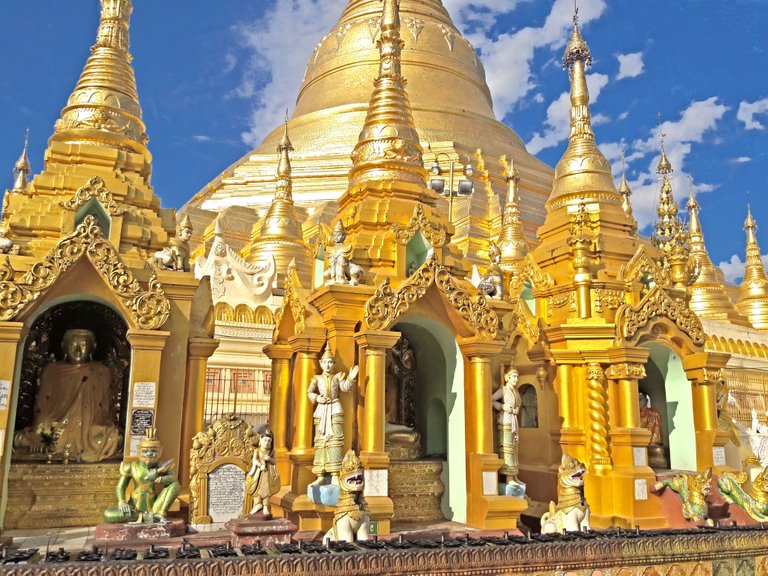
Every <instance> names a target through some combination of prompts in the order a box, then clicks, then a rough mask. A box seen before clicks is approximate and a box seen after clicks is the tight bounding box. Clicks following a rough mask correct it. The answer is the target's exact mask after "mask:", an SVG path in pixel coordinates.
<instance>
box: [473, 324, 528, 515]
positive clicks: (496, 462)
mask: <svg viewBox="0 0 768 576" xmlns="http://www.w3.org/2000/svg"><path fill="white" fill-rule="evenodd" d="M459 346H460V348H461V351H462V353H463V354H464V356H466V357H467V358H469V366H468V368H466V369H465V381H464V398H465V404H464V410H465V418H464V427H465V436H466V452H467V524H468V525H470V526H473V527H476V528H482V529H489V530H501V529H512V528H516V527H517V523H518V522H519V520H520V514H521V513H522V512H524V511H525V510H526V509H527V507H528V505H527V503H526V502H525V500H523V499H522V498H515V497H513V496H499V469H500V468H501V467H502V465H503V464H504V462H503V461H502V460H501V459H500V458H499V456H498V455H497V454H496V452H495V450H494V446H493V427H494V422H493V405H492V396H493V387H492V372H491V358H492V357H494V356H497V355H499V354H500V353H501V351H502V350H503V348H504V343H503V342H489V341H488V340H486V339H482V338H479V337H477V338H472V339H466V340H461V341H460V342H459ZM498 377H499V381H500V380H501V378H502V376H501V374H498Z"/></svg>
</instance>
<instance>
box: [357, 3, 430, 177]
mask: <svg viewBox="0 0 768 576" xmlns="http://www.w3.org/2000/svg"><path fill="white" fill-rule="evenodd" d="M398 2H399V0H384V9H383V12H382V17H381V34H380V36H379V39H378V41H377V46H378V48H379V54H380V62H379V75H378V77H377V78H376V80H375V81H374V90H373V94H372V95H371V99H370V103H369V105H368V114H367V116H366V119H365V125H364V126H363V130H362V131H361V132H360V138H359V140H358V142H357V145H356V146H355V149H354V151H353V152H352V164H353V166H352V169H351V170H350V172H349V187H350V189H354V188H355V187H356V186H357V185H360V184H363V183H365V182H371V181H384V182H392V181H397V182H410V183H412V184H419V185H425V184H426V179H427V171H426V170H425V169H424V161H423V159H422V152H423V150H422V148H421V144H420V143H419V134H418V132H417V131H416V126H415V125H414V122H413V114H412V112H411V103H410V101H409V99H408V93H407V92H406V90H405V85H406V80H405V78H404V77H403V74H402V66H401V57H402V51H403V46H405V42H403V40H402V38H401V37H400V10H399V5H398Z"/></svg>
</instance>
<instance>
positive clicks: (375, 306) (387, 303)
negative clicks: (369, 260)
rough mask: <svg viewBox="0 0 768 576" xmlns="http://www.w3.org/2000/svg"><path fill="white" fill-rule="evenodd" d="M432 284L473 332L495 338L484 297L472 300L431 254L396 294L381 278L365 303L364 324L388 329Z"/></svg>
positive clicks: (495, 326)
mask: <svg viewBox="0 0 768 576" xmlns="http://www.w3.org/2000/svg"><path fill="white" fill-rule="evenodd" d="M433 284H434V285H435V286H436V287H437V288H438V290H440V292H441V293H442V294H443V296H445V297H446V298H447V299H448V301H449V302H450V303H451V306H453V308H455V309H456V311H457V312H458V313H459V314H460V315H461V317H462V318H464V320H466V321H467V323H468V324H469V325H470V326H471V327H472V329H473V330H474V332H475V333H477V334H480V335H482V336H486V337H488V338H495V337H496V333H497V331H498V324H499V317H498V316H497V315H496V312H494V311H493V309H491V308H490V307H489V306H488V302H487V300H486V298H485V296H476V297H474V298H473V297H472V296H470V294H469V293H468V292H467V291H465V290H463V289H461V288H460V287H459V285H458V283H457V282H456V280H455V279H454V277H453V276H452V275H451V273H450V272H449V271H448V270H446V269H445V268H444V267H443V266H441V265H440V264H438V263H437V259H436V258H435V256H434V254H433V255H432V256H431V257H430V258H429V259H428V260H427V261H426V262H425V263H424V264H422V266H421V267H420V268H419V269H418V270H417V271H416V272H415V273H414V274H413V276H411V277H410V278H409V279H408V280H407V281H406V282H403V284H402V285H401V286H400V287H399V288H398V290H397V292H395V291H394V290H393V289H392V286H391V285H390V283H389V278H387V279H385V280H384V282H383V283H382V284H381V286H379V287H378V288H377V289H376V293H375V294H374V295H373V296H372V297H371V299H370V300H368V302H366V304H365V323H366V324H367V325H368V327H369V328H372V329H374V330H383V329H385V328H386V327H387V326H391V325H392V323H394V321H395V320H396V319H397V318H398V317H399V316H400V315H402V314H403V313H404V312H405V311H406V310H408V308H410V306H411V304H413V303H414V302H415V301H416V300H418V299H419V298H421V297H423V296H424V294H425V293H426V291H427V289H428V288H429V287H430V286H432V285H433Z"/></svg>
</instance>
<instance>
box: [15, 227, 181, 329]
mask: <svg viewBox="0 0 768 576" xmlns="http://www.w3.org/2000/svg"><path fill="white" fill-rule="evenodd" d="M83 257H86V258H87V259H88V260H89V261H90V263H91V264H92V265H93V267H94V268H95V269H96V271H97V272H98V273H99V275H100V276H101V277H102V279H103V280H104V281H105V282H106V284H107V286H108V287H109V289H110V290H111V291H112V292H113V293H114V294H115V295H116V296H117V297H118V299H119V301H120V302H121V304H122V305H123V307H124V308H125V309H126V310H127V312H128V314H129V315H130V316H131V318H132V320H133V321H134V322H135V324H136V325H137V326H138V327H140V328H142V329H144V330H157V329H159V328H160V327H161V326H163V324H165V322H166V320H168V316H169V315H170V312H171V304H170V302H169V301H168V298H167V297H166V296H165V291H164V290H163V288H162V286H161V285H160V282H158V280H157V276H156V275H155V274H154V273H153V274H152V276H151V277H150V279H149V285H148V288H147V289H146V290H144V289H143V288H142V287H141V285H140V284H139V282H138V280H136V279H135V278H134V277H133V273H132V272H131V271H130V269H128V267H126V265H125V264H124V263H123V261H122V259H121V258H120V254H119V253H118V252H117V250H116V249H115V247H114V246H113V245H112V243H111V242H109V240H107V239H106V238H105V237H104V234H103V232H102V230H101V228H100V227H99V225H98V224H97V222H96V219H95V218H94V217H93V216H92V215H88V216H86V217H85V220H83V223H82V224H80V225H79V226H77V228H76V229H75V231H74V232H73V233H72V234H69V235H68V236H65V237H64V238H62V239H61V240H59V243H58V244H57V245H56V246H55V247H54V248H53V249H52V250H51V251H50V252H49V253H48V255H47V256H45V258H43V260H41V261H39V262H37V263H36V264H34V265H33V266H32V267H31V268H30V269H29V271H28V272H27V273H26V274H25V275H24V276H23V277H22V278H21V280H19V281H13V275H14V274H13V270H12V269H11V268H10V262H9V261H8V260H6V262H5V263H4V264H3V265H0V321H6V322H8V321H12V320H15V319H17V318H19V317H20V316H21V315H22V314H23V313H24V312H25V311H26V310H27V309H28V308H29V307H30V305H31V304H32V303H33V302H35V301H36V300H37V299H38V298H39V297H40V296H41V295H42V294H45V293H46V292H47V291H48V289H50V287H51V286H52V285H53V284H54V283H55V282H56V280H57V279H58V278H59V277H60V276H61V275H62V274H64V273H65V272H66V271H67V270H69V269H70V268H72V267H73V266H74V265H75V264H76V263H77V262H78V261H79V260H80V259H81V258H83Z"/></svg>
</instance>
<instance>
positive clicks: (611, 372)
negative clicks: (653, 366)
mask: <svg viewBox="0 0 768 576" xmlns="http://www.w3.org/2000/svg"><path fill="white" fill-rule="evenodd" d="M605 375H606V376H607V377H608V378H610V379H611V380H640V379H641V378H645V366H643V365H642V364H630V363H625V364H613V365H611V366H608V368H607V369H606V371H605Z"/></svg>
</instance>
